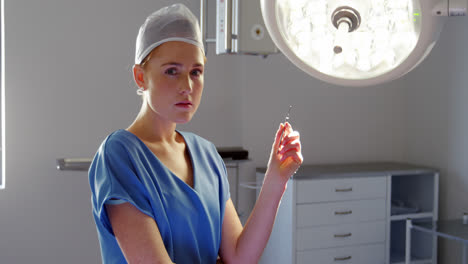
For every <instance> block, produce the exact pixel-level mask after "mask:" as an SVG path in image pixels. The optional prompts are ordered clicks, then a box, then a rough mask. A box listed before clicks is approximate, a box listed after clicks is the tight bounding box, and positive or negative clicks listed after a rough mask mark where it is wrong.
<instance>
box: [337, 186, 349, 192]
mask: <svg viewBox="0 0 468 264" xmlns="http://www.w3.org/2000/svg"><path fill="white" fill-rule="evenodd" d="M352 191H353V187H351V188H346V189H335V192H352Z"/></svg>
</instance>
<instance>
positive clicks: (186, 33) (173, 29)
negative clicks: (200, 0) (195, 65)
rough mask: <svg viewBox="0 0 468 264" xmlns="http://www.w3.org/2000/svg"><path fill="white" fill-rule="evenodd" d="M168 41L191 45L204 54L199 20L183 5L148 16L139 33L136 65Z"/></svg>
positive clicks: (167, 8) (166, 8) (173, 6)
mask: <svg viewBox="0 0 468 264" xmlns="http://www.w3.org/2000/svg"><path fill="white" fill-rule="evenodd" d="M168 41H183V42H186V43H190V44H193V45H195V46H198V47H200V49H201V50H202V52H204V47H203V41H202V38H201V32H200V26H199V24H198V20H197V18H196V17H195V15H193V13H192V12H191V11H190V10H189V9H188V8H187V7H186V6H184V5H183V4H174V5H171V6H167V7H164V8H162V9H160V10H158V11H156V12H154V13H153V14H151V15H150V16H148V18H147V19H146V21H145V23H143V25H141V27H140V31H139V32H138V37H137V40H136V52H135V64H140V63H141V62H142V61H143V59H144V58H145V57H146V56H148V54H150V52H151V51H152V50H153V49H155V48H156V47H158V46H159V45H161V44H163V43H165V42H168Z"/></svg>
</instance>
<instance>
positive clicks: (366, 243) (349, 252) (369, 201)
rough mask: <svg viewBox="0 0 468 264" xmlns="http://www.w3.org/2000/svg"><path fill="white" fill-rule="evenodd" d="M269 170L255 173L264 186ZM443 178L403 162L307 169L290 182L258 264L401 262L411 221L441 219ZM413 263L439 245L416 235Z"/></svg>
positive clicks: (431, 258)
mask: <svg viewBox="0 0 468 264" xmlns="http://www.w3.org/2000/svg"><path fill="white" fill-rule="evenodd" d="M264 171H265V170H264V169H258V170H257V179H258V181H259V182H261V181H262V179H263V175H264ZM437 196H438V173H437V171H436V170H433V169H430V168H424V167H420V166H414V165H409V164H400V163H365V164H364V163H361V164H335V165H314V166H302V167H301V169H300V170H299V171H298V172H297V174H296V175H294V177H293V178H292V179H291V180H290V181H289V182H288V188H287V189H286V192H285V195H284V197H283V200H282V202H281V204H280V208H279V211H278V214H277V217H276V221H275V225H274V228H273V232H272V235H271V237H270V240H269V242H268V245H267V247H266V248H265V251H264V254H263V255H262V259H261V261H260V263H265V264H266V263H282V264H288V263H291V264H305V263H308V264H328V263H330V264H331V263H344V264H351V263H354V264H397V263H403V262H402V261H403V256H404V248H405V236H404V234H405V233H404V223H405V221H404V220H405V219H406V218H412V219H415V220H417V219H433V220H437V206H438V201H437ZM412 241H413V244H414V247H413V249H414V251H412V252H414V256H413V260H414V261H415V263H433V264H435V263H436V259H437V258H436V256H437V254H436V250H437V241H436V240H435V239H433V238H431V237H423V236H420V237H416V236H415V237H414V239H413V240H412Z"/></svg>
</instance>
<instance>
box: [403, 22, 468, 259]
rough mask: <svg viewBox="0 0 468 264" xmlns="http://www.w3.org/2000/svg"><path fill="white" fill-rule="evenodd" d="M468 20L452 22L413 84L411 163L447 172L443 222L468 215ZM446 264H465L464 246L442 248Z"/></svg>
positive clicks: (442, 178) (408, 94)
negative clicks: (465, 213)
mask: <svg viewBox="0 0 468 264" xmlns="http://www.w3.org/2000/svg"><path fill="white" fill-rule="evenodd" d="M466 26H468V17H458V18H450V19H448V21H447V23H446V24H445V27H444V29H443V31H442V33H441V36H440V39H439V41H438V43H437V46H436V47H435V49H434V50H433V52H432V53H431V55H430V56H429V57H428V58H427V61H425V62H424V65H423V66H422V67H419V68H417V69H415V70H414V71H413V72H412V74H411V75H409V76H408V78H407V84H408V85H407V86H408V87H407V89H405V91H404V92H405V98H406V101H407V107H408V111H407V123H406V128H404V129H406V130H407V131H408V132H407V133H406V134H407V151H406V155H407V158H408V160H410V161H412V162H414V163H421V164H427V165H431V166H434V167H436V168H439V169H440V170H441V176H440V195H439V203H440V204H439V205H440V212H439V217H440V219H453V218H458V219H461V217H462V214H463V212H468V199H467V194H468V137H467V135H468V104H467V101H468V74H467V73H468V71H467V69H468V52H466V47H468V34H467V32H468V31H467V30H466ZM440 253H441V258H439V259H440V260H441V263H460V261H461V258H460V245H459V244H455V243H453V242H452V243H447V242H446V241H442V243H441V250H440Z"/></svg>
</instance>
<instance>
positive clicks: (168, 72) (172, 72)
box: [166, 68, 177, 75]
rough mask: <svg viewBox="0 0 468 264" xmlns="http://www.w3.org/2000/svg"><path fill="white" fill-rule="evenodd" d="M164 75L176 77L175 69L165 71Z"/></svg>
mask: <svg viewBox="0 0 468 264" xmlns="http://www.w3.org/2000/svg"><path fill="white" fill-rule="evenodd" d="M166 74H169V75H176V74H177V69H175V68H169V69H167V70H166Z"/></svg>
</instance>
